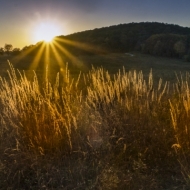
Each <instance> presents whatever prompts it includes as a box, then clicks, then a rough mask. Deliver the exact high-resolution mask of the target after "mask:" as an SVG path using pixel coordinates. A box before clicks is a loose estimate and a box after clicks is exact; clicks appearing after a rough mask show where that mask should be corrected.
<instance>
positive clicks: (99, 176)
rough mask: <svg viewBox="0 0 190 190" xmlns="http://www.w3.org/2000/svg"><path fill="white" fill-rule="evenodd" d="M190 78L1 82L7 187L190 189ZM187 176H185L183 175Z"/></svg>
mask: <svg viewBox="0 0 190 190" xmlns="http://www.w3.org/2000/svg"><path fill="white" fill-rule="evenodd" d="M189 105H190V97H189V78H188V77H187V78H186V79H181V80H179V79H178V80H177V82H176V84H170V83H169V82H163V81H162V79H160V80H159V81H158V82H156V83H155V82H154V80H153V74H152V71H151V72H150V74H149V77H148V78H144V76H143V73H142V72H136V71H128V72H127V71H125V69H124V68H123V70H121V71H118V73H117V74H115V75H110V74H109V73H108V71H106V70H104V69H103V68H96V69H95V68H92V70H91V71H89V73H88V74H84V75H82V74H81V75H79V77H78V78H77V79H75V80H74V79H72V78H71V77H70V75H69V71H68V69H67V68H66V69H65V71H64V72H63V73H58V74H57V76H56V80H55V83H53V84H52V83H50V82H49V80H48V72H47V71H46V75H45V78H44V81H43V82H42V83H40V82H39V81H38V76H37V75H36V74H35V72H34V77H33V80H32V81H30V80H28V79H27V77H26V76H25V73H24V72H20V71H16V70H15V69H14V68H13V66H12V65H10V70H9V71H8V78H2V77H1V78H0V122H1V127H0V178H1V181H0V189H77V188H78V189H140V188H141V189H169V188H171V189H172V188H178V189H181V188H184V189H185V188H186V189H188V188H189V172H190V168H189V157H190V152H189V142H190V139H189V127H188V126H189V109H190V106H189ZM181 172H182V173H183V175H181Z"/></svg>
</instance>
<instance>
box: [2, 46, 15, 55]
mask: <svg viewBox="0 0 190 190" xmlns="http://www.w3.org/2000/svg"><path fill="white" fill-rule="evenodd" d="M4 49H5V51H6V53H7V54H8V55H9V54H10V52H11V51H12V49H13V45H12V44H5V46H4Z"/></svg>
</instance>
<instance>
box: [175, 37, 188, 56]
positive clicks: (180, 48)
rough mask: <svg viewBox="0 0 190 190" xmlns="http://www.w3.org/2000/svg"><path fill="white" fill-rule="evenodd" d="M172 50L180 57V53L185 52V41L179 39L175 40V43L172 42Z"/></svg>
mask: <svg viewBox="0 0 190 190" xmlns="http://www.w3.org/2000/svg"><path fill="white" fill-rule="evenodd" d="M174 50H175V52H176V53H177V54H178V55H179V56H180V57H181V56H182V55H184V54H185V53H186V45H185V42H184V41H182V40H180V41H177V42H176V43H175V44H174Z"/></svg>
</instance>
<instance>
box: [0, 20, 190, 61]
mask: <svg viewBox="0 0 190 190" xmlns="http://www.w3.org/2000/svg"><path fill="white" fill-rule="evenodd" d="M55 39H57V40H58V41H57V43H59V45H60V46H62V47H64V48H65V49H67V51H69V52H70V53H72V54H74V55H81V54H99V53H105V52H129V51H139V52H142V53H146V54H151V55H156V56H166V57H175V58H181V59H184V60H185V61H190V28H188V27H181V26H178V25H174V24H166V23H157V22H141V23H129V24H119V25H116V26H110V27H103V28H99V29H93V30H87V31H83V32H77V33H74V34H70V35H67V36H57V37H56V38H55ZM64 40H67V41H71V42H77V43H78V44H80V43H81V44H85V45H86V46H85V47H89V48H83V47H84V46H83V45H81V46H80V45H76V46H75V45H74V43H73V44H72V43H70V44H69V43H66V42H64ZM41 45H42V42H38V43H37V44H35V45H29V46H25V47H24V48H22V50H20V49H19V48H13V46H12V45H11V44H5V46H4V48H0V54H1V55H2V54H14V55H16V54H19V53H20V52H30V53H29V54H28V55H35V54H36V53H37V52H38V51H39V49H40V46H41ZM91 47H93V48H91Z"/></svg>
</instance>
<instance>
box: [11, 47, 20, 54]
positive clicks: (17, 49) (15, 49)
mask: <svg viewBox="0 0 190 190" xmlns="http://www.w3.org/2000/svg"><path fill="white" fill-rule="evenodd" d="M19 53H20V48H14V49H13V50H12V54H13V55H18V54H19Z"/></svg>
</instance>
